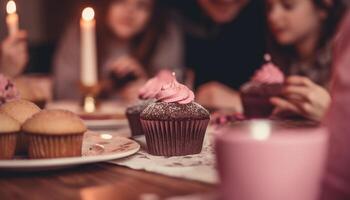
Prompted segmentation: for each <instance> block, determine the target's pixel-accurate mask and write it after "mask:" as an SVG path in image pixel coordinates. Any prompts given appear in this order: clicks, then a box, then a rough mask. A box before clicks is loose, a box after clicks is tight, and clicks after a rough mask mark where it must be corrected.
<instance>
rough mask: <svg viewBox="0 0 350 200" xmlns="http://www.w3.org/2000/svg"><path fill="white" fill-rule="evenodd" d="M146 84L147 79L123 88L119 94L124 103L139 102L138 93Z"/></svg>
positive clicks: (133, 82)
mask: <svg viewBox="0 0 350 200" xmlns="http://www.w3.org/2000/svg"><path fill="white" fill-rule="evenodd" d="M145 82H146V80H145V79H138V80H136V81H132V82H130V83H128V84H127V85H126V86H124V87H123V88H121V90H120V91H118V94H119V95H120V97H121V98H122V100H123V101H125V102H134V101H136V100H138V98H139V96H138V91H139V90H140V88H141V87H142V86H143V85H144V84H145Z"/></svg>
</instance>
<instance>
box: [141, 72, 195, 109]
mask: <svg viewBox="0 0 350 200" xmlns="http://www.w3.org/2000/svg"><path fill="white" fill-rule="evenodd" d="M139 96H140V98H142V99H148V98H155V99H156V100H157V101H162V102H167V103H171V102H177V103H179V104H188V103H191V102H192V101H193V100H194V93H193V92H192V91H191V90H190V89H189V88H188V87H186V86H185V85H183V84H180V83H179V82H177V81H176V78H175V73H170V72H169V71H163V72H161V73H159V74H158V75H157V76H156V77H154V78H152V79H150V80H149V81H148V82H147V83H146V85H145V86H144V87H143V88H141V90H140V93H139Z"/></svg>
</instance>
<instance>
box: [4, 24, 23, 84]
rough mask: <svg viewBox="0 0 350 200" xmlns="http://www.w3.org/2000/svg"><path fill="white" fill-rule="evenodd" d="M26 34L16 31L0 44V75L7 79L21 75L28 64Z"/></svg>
mask: <svg viewBox="0 0 350 200" xmlns="http://www.w3.org/2000/svg"><path fill="white" fill-rule="evenodd" d="M27 48H28V47H27V32H26V31H22V30H21V31H18V32H17V33H15V34H14V35H10V36H8V37H7V38H6V39H4V41H3V42H2V43H1V50H0V73H2V74H5V75H6V76H8V77H15V76H17V75H19V74H21V73H22V72H23V71H24V69H25V67H26V65H27V63H28V59H29V58H28V49H27Z"/></svg>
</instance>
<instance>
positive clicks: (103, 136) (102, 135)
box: [100, 134, 113, 140]
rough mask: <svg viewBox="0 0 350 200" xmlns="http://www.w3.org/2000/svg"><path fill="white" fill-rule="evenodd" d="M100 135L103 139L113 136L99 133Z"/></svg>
mask: <svg viewBox="0 0 350 200" xmlns="http://www.w3.org/2000/svg"><path fill="white" fill-rule="evenodd" d="M100 137H101V138H102V139H105V140H110V139H112V138H113V136H112V135H110V134H101V135H100Z"/></svg>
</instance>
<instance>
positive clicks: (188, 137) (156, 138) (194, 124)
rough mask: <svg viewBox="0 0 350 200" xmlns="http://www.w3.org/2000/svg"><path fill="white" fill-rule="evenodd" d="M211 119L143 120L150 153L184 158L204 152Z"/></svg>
mask: <svg viewBox="0 0 350 200" xmlns="http://www.w3.org/2000/svg"><path fill="white" fill-rule="evenodd" d="M208 123H209V119H203V120H179V121H175V120H174V121H156V120H142V119H141V124H142V128H143V131H144V133H145V136H146V142H147V150H148V153H150V154H153V155H157V156H184V155H190V154H198V153H200V152H201V151H202V146H203V140H204V135H205V132H206V129H207V126H208Z"/></svg>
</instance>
